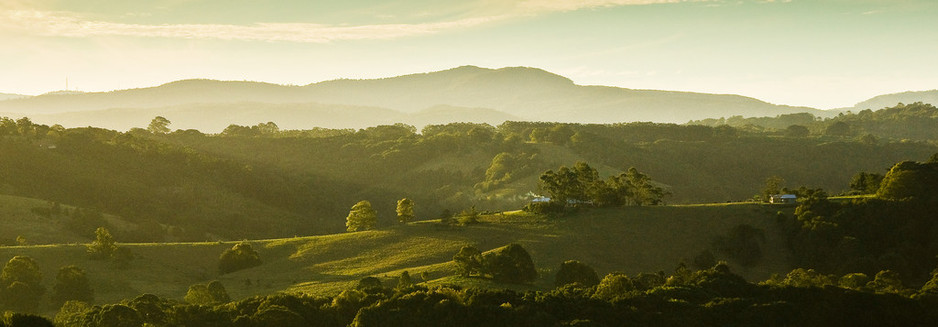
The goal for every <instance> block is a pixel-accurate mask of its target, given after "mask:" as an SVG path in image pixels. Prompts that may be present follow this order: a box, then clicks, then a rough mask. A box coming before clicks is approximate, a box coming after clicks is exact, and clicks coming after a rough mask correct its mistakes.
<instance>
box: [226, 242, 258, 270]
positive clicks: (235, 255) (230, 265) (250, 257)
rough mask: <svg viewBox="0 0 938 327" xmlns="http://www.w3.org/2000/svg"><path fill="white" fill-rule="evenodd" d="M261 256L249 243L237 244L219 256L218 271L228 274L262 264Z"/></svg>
mask: <svg viewBox="0 0 938 327" xmlns="http://www.w3.org/2000/svg"><path fill="white" fill-rule="evenodd" d="M260 264H261V258H260V255H258V254H257V251H254V248H253V247H251V244H248V243H243V242H242V243H238V244H235V245H234V246H233V247H231V248H230V249H227V250H225V252H222V254H221V256H219V257H218V273H220V274H227V273H230V272H233V271H238V270H241V269H247V268H251V267H256V266H260Z"/></svg>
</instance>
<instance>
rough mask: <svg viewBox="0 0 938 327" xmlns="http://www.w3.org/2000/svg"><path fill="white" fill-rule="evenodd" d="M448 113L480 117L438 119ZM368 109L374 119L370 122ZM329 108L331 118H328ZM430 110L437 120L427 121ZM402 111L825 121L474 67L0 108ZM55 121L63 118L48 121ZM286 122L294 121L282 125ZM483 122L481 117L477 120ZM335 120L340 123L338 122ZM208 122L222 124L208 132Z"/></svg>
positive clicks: (174, 112)
mask: <svg viewBox="0 0 938 327" xmlns="http://www.w3.org/2000/svg"><path fill="white" fill-rule="evenodd" d="M350 106H351V107H350ZM441 106H443V107H449V108H454V107H458V108H472V109H462V110H460V111H459V112H453V111H452V110H448V111H443V112H439V108H441ZM296 108H307V109H308V108H314V109H316V110H311V111H310V110H307V111H306V112H305V114H307V115H316V116H317V117H319V119H311V120H297V119H290V118H289V117H291V116H288V115H286V113H294V114H295V113H296ZM365 108H367V109H368V110H366V112H367V114H362V112H361V110H362V109H365ZM381 108H384V109H381ZM483 108H485V109H483ZM326 109H328V110H327V112H326V114H323V113H324V112H323V111H322V110H326ZM428 110H429V111H430V112H431V113H432V114H428V113H427V111H428ZM92 111H93V113H86V114H77V113H76V112H92ZM394 112H400V113H403V114H416V115H417V116H416V117H408V116H406V115H405V116H398V117H393V118H395V119H398V120H399V121H395V122H400V121H406V122H412V123H413V124H415V125H420V124H427V123H437V122H441V119H442V118H445V120H443V121H445V122H451V121H484V122H491V123H494V124H497V123H499V122H501V121H504V120H529V121H559V122H579V123H608V122H624V121H654V122H669V123H681V122H687V121H689V120H692V119H703V118H709V117H723V116H726V117H729V116H733V115H742V116H747V117H749V116H774V115H779V114H786V113H794V112H810V113H812V114H815V115H818V116H825V115H826V112H825V111H822V110H817V109H811V108H805V107H790V106H781V105H774V104H770V103H766V102H764V101H760V100H757V99H753V98H749V97H744V96H739V95H723V94H705V93H692V92H673V91H657V90H636V89H627V88H618V87H605V86H582V85H576V84H574V83H573V82H572V81H571V80H569V79H567V78H565V77H563V76H559V75H556V74H553V73H550V72H546V71H543V70H540V69H536V68H527V67H509V68H501V69H487V68H480V67H475V66H463V67H458V68H454V69H450V70H444V71H438V72H432V73H422V74H412V75H405V76H398V77H391V78H383V79H372V80H332V81H325V82H319V83H314V84H309V85H305V86H284V85H277V84H270V83H259V82H244V81H214V80H183V81H177V82H172V83H167V84H164V85H160V86H156V87H149V88H140V89H129V90H119V91H112V92H97V93H80V94H69V93H52V94H45V95H41V96H36V97H30V98H23V99H13V100H7V101H0V113H6V115H9V116H22V115H26V116H29V117H31V118H33V119H35V120H37V121H43V122H46V121H49V122H51V121H55V122H56V123H59V124H62V125H64V126H67V127H72V126H88V125H92V126H99V127H111V128H120V127H124V128H126V127H127V126H140V125H141V120H144V122H145V120H146V119H149V118H152V117H153V116H154V115H156V114H165V116H166V117H167V118H169V119H170V120H171V121H173V122H175V123H177V124H178V125H179V126H185V127H187V128H197V129H201V130H213V131H214V130H217V129H218V127H217V125H223V126H227V125H228V124H233V123H239V122H240V123H244V122H243V121H245V120H251V119H259V118H258V117H273V118H260V119H259V120H256V121H250V122H247V124H250V125H253V124H256V123H259V122H266V121H274V122H275V123H277V124H278V125H281V124H282V125H290V124H291V123H294V124H296V125H297V128H311V127H326V126H329V127H358V126H361V125H362V124H359V123H358V122H357V121H356V122H349V121H348V120H347V117H359V118H361V117H368V116H376V117H377V118H381V117H384V116H385V115H389V114H393V113H394ZM63 113H69V114H63ZM131 113H132V114H131ZM49 114H61V115H56V116H43V115H49ZM281 114H284V115H285V116H286V117H284V118H280V117H279V115H281ZM138 115H143V116H142V117H141V116H138ZM301 115H302V114H301ZM398 115H401V114H398ZM479 115H482V118H478V117H477V116H479ZM275 116H278V117H275ZM332 116H336V117H337V118H336V119H335V120H331V117H332ZM131 117H132V118H131ZM431 117H432V118H433V119H430V118H431ZM274 118H277V119H274ZM389 118H390V117H389ZM366 120H367V119H366ZM378 120H379V121H380V120H381V119H378ZM208 121H212V122H214V123H213V124H214V125H209V124H206V122H208ZM373 123H374V121H372V122H370V123H365V124H364V125H367V124H373ZM118 126H120V127H118Z"/></svg>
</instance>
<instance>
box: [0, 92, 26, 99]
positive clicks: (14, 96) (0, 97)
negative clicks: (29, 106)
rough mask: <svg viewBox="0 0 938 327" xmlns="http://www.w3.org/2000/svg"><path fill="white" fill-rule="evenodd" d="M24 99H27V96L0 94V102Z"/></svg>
mask: <svg viewBox="0 0 938 327" xmlns="http://www.w3.org/2000/svg"><path fill="white" fill-rule="evenodd" d="M26 97H29V96H28V95H22V94H10V93H0V101H4V100H13V99H21V98H26Z"/></svg>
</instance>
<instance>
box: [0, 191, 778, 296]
mask: <svg viewBox="0 0 938 327" xmlns="http://www.w3.org/2000/svg"><path fill="white" fill-rule="evenodd" d="M779 209H782V210H786V211H790V210H791V208H790V207H775V206H770V205H759V204H725V205H693V206H664V207H629V208H620V209H595V210H582V211H579V212H576V213H574V214H569V215H566V216H564V217H561V218H552V219H547V218H544V217H537V216H530V215H528V214H523V213H521V212H507V213H499V214H491V215H485V216H483V219H482V223H480V224H476V225H469V226H455V227H450V226H444V225H440V224H439V223H438V222H434V221H420V222H415V223H411V224H407V225H397V226H393V227H389V228H384V229H379V230H373V231H366V232H357V233H342V234H334V235H325V236H308V237H295V238H288V239H271V240H257V241H249V242H248V243H250V244H251V245H252V246H253V247H254V248H255V249H256V250H257V251H258V252H259V254H260V256H261V259H262V260H263V262H264V263H263V264H262V265H261V266H258V267H255V268H250V269H246V270H242V271H237V272H234V273H230V274H226V275H222V276H219V275H218V274H217V262H218V256H219V254H220V253H221V252H222V251H223V250H224V249H226V248H230V247H231V246H232V244H234V243H232V242H224V243H223V242H206V243H148V244H120V245H121V246H123V247H127V248H129V249H130V250H131V252H132V253H133V254H134V257H135V258H134V260H133V261H131V263H130V266H129V268H127V269H119V268H117V267H115V266H114V265H113V264H111V263H108V262H102V261H93V260H90V259H88V258H87V256H86V255H85V251H86V249H85V246H84V245H82V244H70V245H44V246H6V247H0V258H2V259H3V260H6V259H8V258H11V257H13V256H15V255H27V256H30V257H32V258H34V259H35V260H36V261H37V262H38V263H39V266H40V268H41V269H42V270H43V276H44V278H45V279H44V282H43V283H44V284H45V285H47V288H51V286H52V285H51V284H52V283H53V280H54V276H55V274H56V271H57V269H58V268H59V267H61V266H65V265H70V264H74V265H78V266H80V267H82V268H84V269H85V270H86V271H87V273H88V276H89V278H90V279H91V282H92V284H93V288H94V289H95V294H96V295H95V301H96V302H98V303H115V302H117V301H119V300H121V299H126V298H131V297H135V296H137V295H140V294H142V293H153V294H156V295H159V296H162V297H167V298H175V299H180V300H181V299H182V297H183V296H184V295H185V293H186V290H187V288H188V286H189V285H192V284H196V283H204V282H207V281H210V280H216V279H217V280H219V281H221V282H222V283H223V284H224V285H225V286H226V288H227V289H228V292H229V294H231V296H232V298H234V299H239V298H244V297H248V296H253V295H266V294H270V293H274V292H278V291H286V292H304V293H312V294H335V293H338V292H339V291H341V290H343V289H346V288H348V287H349V286H351V285H353V284H354V283H355V282H357V281H358V280H359V279H361V278H362V277H366V276H376V277H379V278H381V279H382V280H384V281H385V282H386V283H388V285H393V281H392V279H394V278H396V277H397V276H398V275H399V274H400V273H401V272H402V271H405V270H406V271H408V272H409V273H410V274H411V276H414V279H415V281H417V282H429V283H431V284H439V283H458V284H466V285H480V284H481V285H488V284H489V282H487V281H482V280H479V279H476V278H470V279H468V280H467V279H463V278H456V277H453V276H452V275H453V272H452V271H453V266H452V262H451V260H452V256H453V255H454V254H455V253H456V252H457V251H458V250H459V248H460V247H462V246H464V245H467V244H473V245H475V246H476V247H478V248H479V249H480V250H482V251H488V250H492V249H495V248H498V247H502V246H504V245H506V244H509V243H512V242H514V243H519V244H521V245H523V246H524V247H525V248H526V249H527V250H528V252H530V253H531V256H532V258H533V260H534V262H535V265H536V267H537V269H538V271H539V273H540V277H539V279H538V280H537V281H535V282H534V283H533V285H531V286H520V287H522V288H535V289H550V288H552V287H553V276H554V273H555V270H556V269H557V267H559V266H560V263H561V262H563V261H565V260H569V259H576V260H580V261H582V262H584V263H587V264H589V265H591V266H593V267H594V268H595V269H596V270H597V273H599V274H600V275H604V274H606V273H609V272H613V271H621V272H625V273H627V274H636V273H639V272H654V271H672V270H673V269H674V268H675V267H676V266H677V264H678V263H680V262H682V261H683V262H689V260H690V259H691V258H692V257H693V256H694V255H696V254H697V253H699V252H700V251H701V249H705V248H708V247H709V246H710V243H711V242H712V240H713V239H714V238H716V237H717V236H719V235H723V234H725V233H726V232H727V231H729V230H730V229H731V228H733V227H734V226H737V225H739V224H748V225H751V226H754V227H756V228H760V229H763V230H764V231H765V233H766V240H765V243H764V244H763V245H762V246H763V249H764V250H763V251H764V254H765V258H764V260H763V261H762V262H761V263H760V264H759V265H756V266H754V267H752V268H744V267H739V266H738V265H735V264H733V262H732V261H730V264H731V265H732V266H733V268H734V271H737V272H739V273H740V274H741V275H743V276H745V277H746V278H748V279H750V280H755V281H758V280H764V279H766V278H768V277H769V276H770V275H771V274H772V273H784V272H787V271H788V270H790V267H789V265H788V264H787V261H786V256H787V255H786V252H785V250H784V245H783V244H782V241H781V240H782V238H781V235H780V234H778V231H777V228H776V226H775V218H774V217H775V213H776V212H777V211H778V210H779ZM718 257H719V255H718ZM424 272H426V273H427V274H428V276H429V280H428V281H425V280H423V279H422V278H421V277H420V276H421V275H422V273H424ZM502 286H504V285H502ZM513 287H516V288H517V287H519V286H513ZM47 310H49V311H52V310H54V309H53V308H47Z"/></svg>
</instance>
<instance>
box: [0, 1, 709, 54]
mask: <svg viewBox="0 0 938 327" xmlns="http://www.w3.org/2000/svg"><path fill="white" fill-rule="evenodd" d="M12 1H13V3H17V2H16V1H17V0H12ZM701 1H712V0H524V1H521V2H517V3H511V2H502V3H500V4H498V5H497V6H496V7H498V8H499V12H497V13H495V12H492V11H489V10H475V11H471V10H470V11H467V12H465V14H464V15H463V17H462V18H459V17H457V18H450V19H447V20H441V21H436V22H433V21H431V22H421V23H393V24H371V25H326V24H316V23H307V22H295V23H294V22H258V23H253V24H241V25H239V24H136V23H121V22H113V21H107V20H103V19H101V18H88V16H86V15H82V14H79V13H74V12H66V11H49V10H37V9H29V8H27V7H25V6H24V5H22V4H20V5H17V6H11V5H9V4H10V3H7V4H8V5H7V6H5V7H6V9H4V7H3V6H0V33H2V32H5V31H6V32H9V31H15V33H17V34H19V35H33V36H47V37H74V38H83V37H98V36H123V37H151V38H176V39H215V40H242V41H267V42H297V43H329V42H334V41H342V40H366V39H395V38H403V37H410V36H420V35H431V34H437V33H441V32H445V31H450V30H459V29H464V28H471V27H476V26H481V25H484V24H490V23H494V22H500V21H506V20H510V19H513V18H519V17H530V16H532V15H538V14H542V13H550V12H568V11H576V10H581V9H593V8H606V7H617V6H632V5H649V4H665V3H681V2H701ZM492 4H493V3H492V2H489V1H487V0H480V1H479V2H477V3H475V6H477V7H488V8H492V7H491V5H492ZM476 9H483V8H476Z"/></svg>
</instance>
